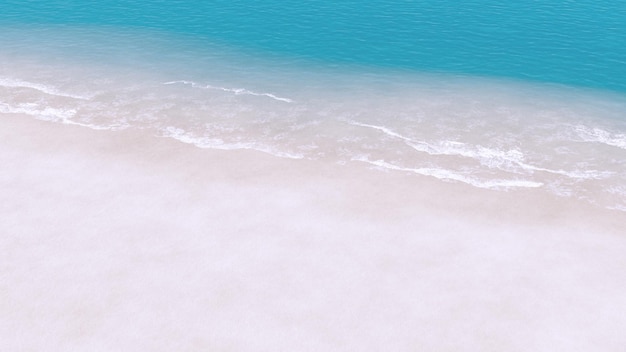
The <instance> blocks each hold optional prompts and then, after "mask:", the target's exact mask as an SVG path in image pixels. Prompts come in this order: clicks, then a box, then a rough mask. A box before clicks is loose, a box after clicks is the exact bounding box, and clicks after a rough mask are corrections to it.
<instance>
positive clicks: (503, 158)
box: [348, 120, 626, 179]
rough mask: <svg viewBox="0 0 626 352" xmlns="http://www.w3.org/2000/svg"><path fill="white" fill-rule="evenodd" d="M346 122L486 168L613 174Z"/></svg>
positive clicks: (589, 175)
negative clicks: (530, 160)
mask: <svg viewBox="0 0 626 352" xmlns="http://www.w3.org/2000/svg"><path fill="white" fill-rule="evenodd" d="M348 123H350V124H352V125H355V126H361V127H367V128H372V129H375V130H378V131H381V132H383V133H384V134H386V135H388V136H391V137H393V138H397V139H400V140H402V141H404V143H405V144H406V145H408V146H409V147H411V148H413V149H414V150H416V151H419V152H423V153H427V154H429V155H449V156H461V157H466V158H471V159H474V160H477V161H479V162H480V163H481V164H482V165H485V166H487V167H489V168H497V169H500V170H505V171H510V169H509V168H506V167H502V165H507V164H508V165H511V164H513V165H517V166H519V167H520V168H522V169H524V170H527V171H531V172H532V171H541V172H547V173H551V174H557V175H563V176H567V177H570V178H577V179H602V178H606V177H609V176H611V175H613V174H614V173H613V172H608V171H597V170H584V171H580V170H576V171H565V170H552V169H546V168H542V167H538V166H534V165H531V164H527V163H525V162H523V160H524V153H522V152H521V151H519V150H516V149H511V150H507V151H502V150H497V149H492V148H486V147H483V146H480V145H479V146H476V147H471V146H467V145H466V144H465V143H461V142H456V141H442V142H440V143H439V145H434V144H430V143H427V142H423V141H414V140H412V139H411V138H408V137H405V136H403V135H401V134H399V133H397V132H394V131H392V130H390V129H389V128H386V127H383V126H377V125H370V124H365V123H360V122H356V121H350V120H348ZM625 143H626V142H625Z"/></svg>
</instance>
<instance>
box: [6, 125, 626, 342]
mask: <svg viewBox="0 0 626 352" xmlns="http://www.w3.org/2000/svg"><path fill="white" fill-rule="evenodd" d="M0 127H2V128H0V160H1V161H2V164H3V165H4V167H3V169H4V170H3V171H1V172H0V190H2V193H4V195H3V197H2V198H3V199H7V200H8V202H5V204H4V205H2V206H1V207H0V217H1V218H3V219H4V220H3V224H2V225H0V230H2V232H3V233H4V235H3V236H2V237H0V247H1V248H4V251H5V253H7V256H6V257H5V258H4V259H0V277H3V278H4V280H3V281H4V282H5V284H4V289H2V290H0V302H2V303H0V316H3V317H4V318H0V337H1V338H0V340H2V341H4V342H2V343H0V346H2V345H4V346H5V347H6V348H7V349H8V350H28V349H33V350H37V349H41V348H48V349H53V350H54V349H58V350H62V349H69V348H77V349H94V348H96V347H98V348H103V346H104V348H105V349H125V350H134V349H137V350H142V349H143V350H154V351H159V350H172V349H178V350H207V349H213V350H235V351H245V350H250V351H252V350H265V349H267V350H270V349H271V350H277V349H278V350H280V349H293V350H302V351H304V350H320V349H326V350H329V349H330V350H346V351H347V350H355V349H359V350H381V349H384V348H386V349H391V350H413V349H415V348H418V347H419V348H420V349H424V350H437V351H443V350H450V349H457V350H458V349H459V348H463V347H466V346H468V345H470V346H474V347H475V348H476V349H477V350H483V351H485V350H494V351H496V350H535V351H554V350H565V349H568V350H580V351H588V350H593V349H602V350H604V351H618V350H619V349H620V348H621V347H622V346H624V344H625V343H626V340H625V338H624V337H623V334H622V333H621V332H622V331H624V329H625V328H626V318H624V316H626V315H624V314H623V313H624V312H623V309H618V308H617V307H625V306H626V299H624V298H623V294H622V293H623V290H624V289H626V279H625V278H624V276H623V275H622V273H623V272H624V271H625V270H626V259H624V255H623V253H625V251H626V237H625V236H624V235H623V233H622V232H621V231H623V224H624V223H626V222H625V220H626V213H624V212H619V211H610V210H605V209H600V208H596V207H593V206H591V205H588V204H584V202H582V201H572V200H568V199H565V198H558V197H555V196H552V195H546V194H545V193H543V192H541V191H540V190H523V191H509V192H499V191H488V190H482V189H475V188H473V187H471V186H468V185H464V184H458V183H445V182H441V181H438V180H435V179H431V178H429V177H425V176H424V177H421V176H414V175H410V176H409V175H406V174H403V173H394V172H382V171H379V170H372V169H368V168H366V167H360V166H359V167H356V166H355V165H350V164H347V165H336V164H330V163H324V162H321V161H308V160H287V159H281V158H277V157H273V156H270V155H266V154H263V153H261V152H255V151H221V150H209V149H201V148H197V147H195V146H192V145H187V144H184V143H181V142H178V141H175V140H172V139H169V138H160V137H154V136H151V135H149V134H147V133H145V132H142V131H140V130H122V131H115V132H111V131H96V130H89V129H87V128H83V127H78V126H69V125H62V124H55V123H50V122H45V121H38V120H35V119H33V118H30V117H24V116H19V115H13V116H9V115H4V116H2V119H0ZM592 316H593V319H594V324H592V325H591V326H590V324H589V319H590V317H592ZM364 317H366V318H364ZM416 331H420V332H422V333H420V334H417V336H416Z"/></svg>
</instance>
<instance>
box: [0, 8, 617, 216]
mask: <svg viewBox="0 0 626 352" xmlns="http://www.w3.org/2000/svg"><path fill="white" fill-rule="evenodd" d="M6 114H10V115H16V114H19V115H24V116H27V118H37V119H43V120H48V121H51V122H58V123H65V124H74V125H81V126H85V127H88V128H94V129H108V130H111V131H112V132H111V133H114V131H116V130H120V129H140V130H145V131H148V132H149V133H153V134H154V135H157V136H162V137H168V138H174V139H177V140H179V141H181V142H184V143H190V144H193V145H196V146H198V147H200V148H214V149H227V150H230V149H253V150H258V151H262V152H266V153H270V154H273V155H275V156H277V157H284V158H293V159H311V160H319V161H320V162H332V163H337V164H354V165H362V166H363V167H364V168H376V169H380V170H382V171H386V172H401V173H406V174H415V175H416V176H418V177H419V176H428V177H435V178H438V179H440V180H441V181H442V182H461V183H466V184H469V185H471V186H474V187H478V188H484V189H492V190H497V191H508V190H512V189H515V190H523V189H527V188H528V189H544V190H545V191H546V192H548V193H550V194H553V195H556V196H558V197H574V198H576V199H584V200H585V201H587V202H590V203H593V204H595V205H597V206H599V207H603V208H607V209H614V210H617V211H626V2H624V1H621V0H606V1H601V2H599V1H589V0H580V1H576V2H573V1H564V0H537V1H526V2H502V1H493V0H471V1H464V2H457V1H448V0H439V1H434V0H423V1H410V0H402V1H401V0H389V1H381V0H372V1H367V2H366V1H355V0H339V1H335V2H329V1H316V0H305V1H290V0H283V1H276V0H266V1H253V0H228V1H226V0H215V1H197V0H188V1H178V0H172V1H163V0H158V1H157V0H144V1H137V0H102V1H98V2H86V1H78V0H64V1H61V0H47V1H39V0H34V1H28V0H21V1H16V0H0V115H6Z"/></svg>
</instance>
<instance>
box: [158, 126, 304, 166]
mask: <svg viewBox="0 0 626 352" xmlns="http://www.w3.org/2000/svg"><path fill="white" fill-rule="evenodd" d="M161 136H162V137H169V138H173V139H176V140H177V141H179V142H183V143H186V144H192V145H194V146H196V147H199V148H207V149H220V150H238V149H247V150H256V151H260V152H263V153H267V154H270V155H273V156H277V157H280V158H287V159H303V158H304V155H302V154H292V153H287V152H282V151H278V150H275V149H273V148H271V147H268V146H263V145H257V144H255V143H227V142H224V141H223V140H221V139H218V138H209V137H195V136H192V135H191V134H189V133H187V132H186V131H185V130H183V129H181V128H177V127H174V126H168V127H166V128H163V129H161Z"/></svg>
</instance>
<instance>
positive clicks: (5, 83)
mask: <svg viewBox="0 0 626 352" xmlns="http://www.w3.org/2000/svg"><path fill="white" fill-rule="evenodd" d="M0 86H2V87H7V88H29V89H34V90H37V91H39V92H41V93H44V94H48V95H55V96H58V97H66V98H73V99H79V100H89V99H91V98H92V97H89V96H83V95H76V94H71V93H65V92H61V91H59V90H58V89H56V88H55V87H52V86H48V85H45V84H40V83H32V82H27V81H22V80H18V79H13V78H6V77H0Z"/></svg>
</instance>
